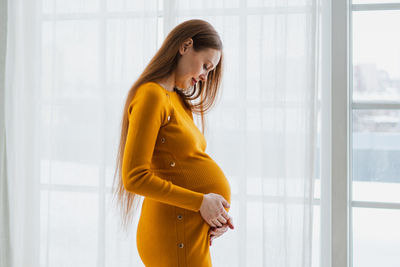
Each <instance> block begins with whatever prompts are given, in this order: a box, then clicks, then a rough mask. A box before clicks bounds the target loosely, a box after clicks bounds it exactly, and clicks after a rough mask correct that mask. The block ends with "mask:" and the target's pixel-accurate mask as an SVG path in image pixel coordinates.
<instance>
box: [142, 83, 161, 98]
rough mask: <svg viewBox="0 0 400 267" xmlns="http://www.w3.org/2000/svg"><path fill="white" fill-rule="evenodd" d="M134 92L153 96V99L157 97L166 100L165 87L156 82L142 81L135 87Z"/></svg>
mask: <svg viewBox="0 0 400 267" xmlns="http://www.w3.org/2000/svg"><path fill="white" fill-rule="evenodd" d="M136 94H139V95H142V96H146V97H151V98H155V100H156V99H158V100H166V99H167V97H166V96H167V95H166V94H165V89H164V88H163V87H161V85H159V84H158V83H156V82H145V83H142V84H141V85H139V86H138V88H137V89H136Z"/></svg>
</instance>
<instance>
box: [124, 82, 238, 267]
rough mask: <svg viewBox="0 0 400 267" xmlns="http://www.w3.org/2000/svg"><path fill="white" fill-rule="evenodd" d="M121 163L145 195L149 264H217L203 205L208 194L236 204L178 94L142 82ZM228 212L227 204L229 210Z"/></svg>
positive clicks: (142, 250)
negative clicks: (201, 212)
mask: <svg viewBox="0 0 400 267" xmlns="http://www.w3.org/2000/svg"><path fill="white" fill-rule="evenodd" d="M127 112H128V115H129V128H128V135H127V140H126V145H125V151H124V158H123V162H122V179H123V183H124V186H125V188H126V190H127V191H130V192H134V193H136V194H139V195H142V196H144V197H145V198H144V201H143V206H142V211H141V214H140V219H139V224H138V228H137V232H136V244H137V248H138V252H139V255H140V257H141V259H142V261H143V263H144V264H145V266H146V267H176V266H179V267H208V266H212V263H211V256H210V250H209V239H210V236H209V235H208V230H209V228H210V226H209V225H208V224H207V223H206V222H205V221H204V219H203V218H202V217H201V215H200V212H199V209H200V207H201V204H202V201H203V196H204V194H207V193H216V194H220V195H222V196H223V197H224V198H225V199H226V200H227V201H228V202H229V203H230V202H231V188H230V185H229V182H228V180H227V179H226V177H225V174H224V173H223V171H222V170H221V168H220V167H219V166H218V165H217V164H216V163H215V161H214V160H213V159H212V158H211V157H210V156H209V155H208V154H207V153H205V149H206V146H207V143H206V140H205V137H204V135H203V134H202V133H201V132H200V130H199V129H198V128H197V126H196V125H195V124H194V121H193V115H192V112H191V111H190V110H189V109H187V108H186V107H185V106H184V104H183V100H182V99H181V97H180V95H179V94H178V93H177V92H175V91H174V92H170V91H168V90H166V89H165V88H163V87H162V86H160V85H159V84H158V83H155V82H148V83H145V84H142V85H141V86H140V87H139V88H138V89H137V91H136V94H135V96H134V98H133V100H132V102H131V103H130V105H129V109H128V110H127ZM225 209H226V210H227V211H229V209H228V208H225Z"/></svg>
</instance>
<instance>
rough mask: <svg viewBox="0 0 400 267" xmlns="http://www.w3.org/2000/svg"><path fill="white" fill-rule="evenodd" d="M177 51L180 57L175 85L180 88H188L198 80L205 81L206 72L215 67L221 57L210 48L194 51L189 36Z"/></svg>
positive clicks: (216, 51)
mask: <svg viewBox="0 0 400 267" xmlns="http://www.w3.org/2000/svg"><path fill="white" fill-rule="evenodd" d="M179 52H180V54H181V55H182V57H181V58H180V60H179V62H178V66H177V69H176V73H175V85H176V86H177V87H178V88H182V89H183V88H185V89H188V88H190V87H192V86H194V84H195V82H196V83H198V82H199V81H200V80H202V81H206V79H207V75H208V73H209V72H210V71H212V70H213V69H215V67H216V66H217V65H218V62H219V60H220V57H221V52H220V51H219V50H216V49H212V48H209V49H207V50H203V51H200V52H196V51H194V49H193V40H192V39H191V38H190V39H188V41H186V42H184V43H183V44H182V45H181V47H180V49H179ZM194 80H195V81H194Z"/></svg>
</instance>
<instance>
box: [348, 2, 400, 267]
mask: <svg viewBox="0 0 400 267" xmlns="http://www.w3.org/2000/svg"><path fill="white" fill-rule="evenodd" d="M395 2H397V4H395ZM350 13H351V18H352V19H351V20H350V29H351V38H350V40H351V42H350V47H351V54H350V60H351V63H350V68H349V69H350V70H352V75H351V76H350V78H352V83H350V88H351V89H350V90H351V91H350V92H351V94H350V95H351V103H352V104H351V110H350V116H351V120H350V121H351V124H352V127H350V131H351V139H352V142H351V143H350V144H351V145H350V149H351V154H352V155H351V158H350V160H351V161H352V165H351V178H352V179H351V187H350V188H351V189H352V194H351V195H352V198H351V203H352V204H351V212H352V216H351V218H352V220H351V221H352V224H351V233H352V238H351V240H352V243H351V246H352V253H351V254H350V255H351V259H352V262H351V264H352V266H353V267H373V266H393V267H394V266H398V264H399V262H400V255H399V253H398V249H399V247H400V230H399V225H400V176H399V174H400V164H399V162H400V161H399V158H400V35H399V25H400V1H393V0H391V1H383V0H375V1H373V0H355V1H353V4H352V5H351V11H350Z"/></svg>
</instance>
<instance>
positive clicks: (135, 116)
mask: <svg viewBox="0 0 400 267" xmlns="http://www.w3.org/2000/svg"><path fill="white" fill-rule="evenodd" d="M128 114H129V128H128V134H127V139H126V144H125V149H124V157H123V160H122V180H123V184H124V187H125V189H126V190H127V191H129V192H133V193H136V194H139V195H142V196H145V197H148V198H151V199H154V200H156V201H159V202H163V203H166V204H169V205H173V206H177V207H181V208H184V209H189V210H192V211H199V210H200V207H201V203H202V201H203V197H204V194H203V193H200V192H196V191H192V190H189V189H186V188H184V187H181V186H178V185H175V184H173V183H172V182H171V181H167V180H165V179H163V178H161V177H159V176H156V175H155V174H154V173H153V172H152V170H151V169H150V164H151V160H152V156H153V151H154V147H155V144H156V140H157V136H158V132H159V130H160V127H162V126H164V125H165V124H166V123H168V121H167V116H168V99H167V97H166V95H165V93H164V92H163V91H162V90H160V88H157V87H156V86H155V85H148V86H144V87H143V86H142V87H139V88H138V90H137V92H136V94H135V96H134V98H133V100H132V102H131V104H130V106H129V110H128Z"/></svg>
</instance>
